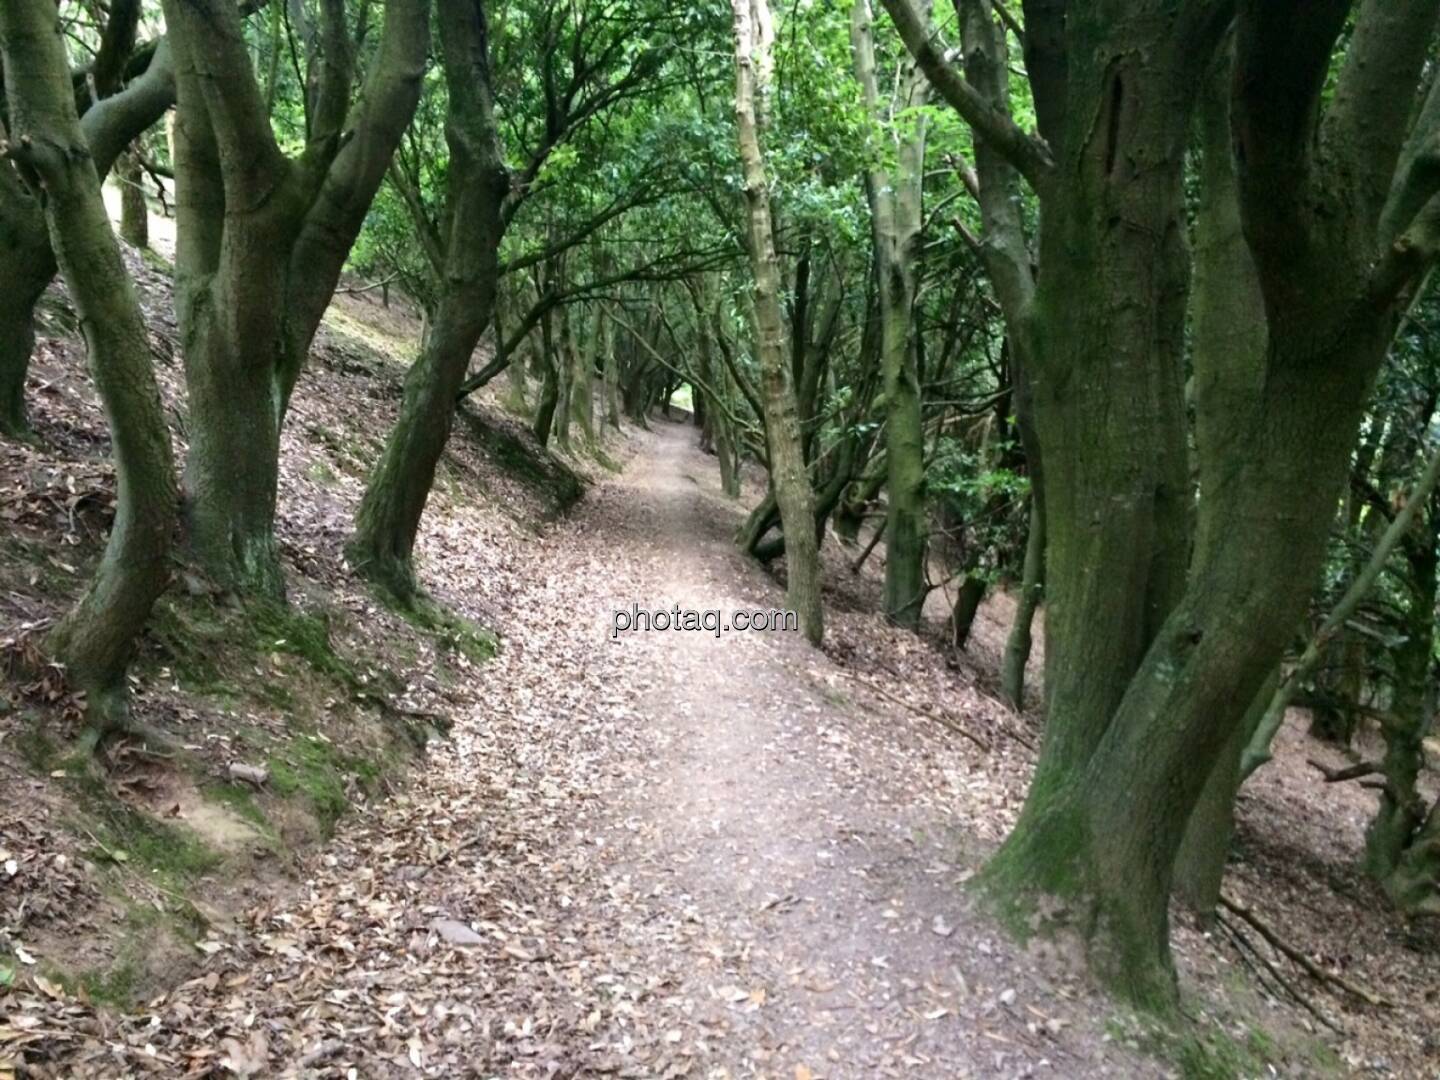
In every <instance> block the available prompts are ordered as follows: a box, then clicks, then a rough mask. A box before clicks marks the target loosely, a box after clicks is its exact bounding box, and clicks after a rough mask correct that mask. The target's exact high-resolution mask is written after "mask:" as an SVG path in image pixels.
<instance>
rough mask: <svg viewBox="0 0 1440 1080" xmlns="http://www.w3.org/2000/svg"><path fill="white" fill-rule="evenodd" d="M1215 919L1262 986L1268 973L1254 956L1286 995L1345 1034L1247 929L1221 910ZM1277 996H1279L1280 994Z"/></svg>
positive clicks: (1338, 1032) (1325, 1023) (1326, 1023)
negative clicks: (1266, 953)
mask: <svg viewBox="0 0 1440 1080" xmlns="http://www.w3.org/2000/svg"><path fill="white" fill-rule="evenodd" d="M1215 921H1216V923H1217V924H1219V926H1220V927H1221V929H1223V930H1224V931H1225V932H1226V933H1227V934H1229V935H1230V937H1231V940H1232V943H1233V944H1234V945H1235V951H1236V953H1238V954H1239V956H1240V960H1241V962H1242V963H1244V964H1245V966H1246V967H1248V968H1249V969H1250V970H1251V971H1252V972H1254V973H1255V979H1256V981H1257V982H1259V983H1260V985H1261V986H1265V985H1266V983H1267V979H1266V975H1265V973H1262V971H1261V969H1260V968H1258V967H1256V966H1255V964H1254V963H1253V962H1252V959H1251V958H1252V957H1253V958H1254V960H1256V961H1259V963H1260V964H1262V965H1263V966H1264V969H1265V972H1266V973H1268V975H1269V979H1268V981H1269V982H1273V983H1275V985H1277V986H1278V987H1279V988H1280V990H1281V991H1282V993H1283V994H1284V996H1286V997H1288V998H1290V999H1291V1000H1292V1001H1294V1002H1295V1003H1296V1004H1297V1005H1299V1006H1300V1007H1301V1008H1302V1009H1304V1010H1305V1011H1306V1012H1308V1013H1309V1014H1310V1015H1311V1016H1313V1017H1315V1019H1316V1020H1318V1021H1320V1023H1322V1024H1324V1025H1325V1026H1326V1027H1327V1028H1329V1029H1330V1030H1331V1031H1334V1032H1336V1033H1337V1034H1343V1031H1342V1029H1341V1028H1340V1027H1339V1025H1337V1024H1336V1023H1335V1022H1334V1021H1333V1020H1331V1019H1330V1018H1329V1017H1327V1016H1326V1015H1325V1014H1324V1013H1322V1012H1321V1011H1320V1009H1319V1008H1318V1007H1317V1006H1316V1005H1315V1003H1314V1002H1312V1001H1311V1000H1310V999H1309V998H1307V997H1306V996H1305V995H1304V994H1302V993H1300V991H1299V990H1298V989H1296V988H1295V987H1294V986H1292V985H1291V984H1290V981H1289V980H1288V979H1286V978H1285V976H1284V975H1282V974H1281V973H1280V969H1279V968H1277V967H1276V966H1275V965H1274V964H1272V963H1271V962H1270V961H1269V959H1268V958H1266V957H1265V956H1264V955H1263V954H1262V953H1261V952H1260V950H1259V949H1257V948H1256V947H1255V943H1254V942H1252V941H1251V940H1250V939H1249V938H1248V937H1246V936H1245V931H1243V930H1241V929H1240V927H1238V926H1236V925H1235V924H1234V923H1232V922H1230V921H1229V920H1228V919H1226V918H1225V916H1223V915H1221V914H1220V913H1219V912H1216V918H1215ZM1276 996H1277V997H1278V996H1279V995H1276Z"/></svg>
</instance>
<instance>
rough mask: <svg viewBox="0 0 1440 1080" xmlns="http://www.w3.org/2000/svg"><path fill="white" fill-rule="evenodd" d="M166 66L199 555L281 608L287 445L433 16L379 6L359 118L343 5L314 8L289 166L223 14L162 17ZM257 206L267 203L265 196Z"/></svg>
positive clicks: (414, 2)
mask: <svg viewBox="0 0 1440 1080" xmlns="http://www.w3.org/2000/svg"><path fill="white" fill-rule="evenodd" d="M164 8H165V16H166V24H167V26H168V28H169V38H170V42H171V47H172V49H173V50H174V53H175V63H176V86H177V92H178V115H177V119H176V124H175V165H176V188H177V190H176V216H177V228H178V234H179V236H178V244H177V251H176V307H177V313H178V315H179V322H180V334H181V343H182V348H183V351H184V354H185V373H186V384H187V388H188V391H189V405H190V430H191V443H190V451H189V455H188V458H187V460H186V464H185V473H184V496H185V498H184V503H185V518H186V525H187V531H188V541H189V546H190V551H191V555H192V556H193V557H194V559H195V561H196V562H197V563H198V564H199V565H200V567H201V568H202V569H204V570H205V571H206V572H207V573H208V574H209V575H210V576H211V577H212V578H213V579H214V580H216V581H217V582H218V583H220V584H221V585H223V586H225V587H227V588H232V589H235V590H237V591H241V592H250V593H255V594H259V595H265V596H270V597H281V596H283V594H284V579H283V575H282V572H281V569H280V562H279V555H278V549H277V546H276V543H275V531H274V524H275V501H276V492H277V486H278V475H279V454H280V429H281V425H282V423H283V420H284V416H285V411H286V407H287V405H288V403H289V399H290V394H291V393H292V392H293V390H294V388H295V383H296V381H297V379H298V378H299V376H300V372H301V370H302V369H303V366H304V363H305V360H306V357H307V355H308V352H309V348H310V343H311V341H312V340H313V338H314V335H315V331H316V330H317V329H318V327H319V325H320V319H321V317H322V316H323V314H324V312H325V308H326V307H327V305H328V304H329V301H330V297H331V295H332V294H333V292H334V289H335V284H336V282H337V281H338V279H339V275H340V271H341V268H342V267H343V265H344V262H345V259H346V257H347V255H348V254H349V251H350V247H351V245H352V244H353V243H354V240H355V237H356V236H357V235H358V233H359V231H360V228H361V226H362V224H363V223H364V218H365V214H366V212H367V210H368V208H369V206H370V202H371V200H372V199H373V197H374V195H375V191H376V189H377V188H378V187H379V185H380V182H381V180H382V179H383V178H384V175H385V170H386V168H387V166H388V164H389V161H390V158H391V156H392V154H393V152H394V149H395V146H396V144H397V143H398V141H399V139H400V138H401V136H402V134H403V133H404V131H405V128H406V126H407V125H408V124H409V122H410V118H411V116H412V115H413V114H414V110H415V105H416V103H417V101H418V100H419V95H420V86H421V79H422V76H423V73H424V68H425V62H426V57H427V54H428V49H429V10H430V5H429V4H428V3H427V2H425V0H387V3H386V4H385V16H384V25H383V29H382V31H381V38H380V44H379V47H378V50H377V52H376V54H375V55H374V56H373V57H372V59H371V61H370V68H369V74H368V76H367V78H366V80H365V84H364V86H363V87H362V88H361V90H360V93H359V94H358V95H357V96H356V97H355V99H354V104H353V105H352V104H351V91H352V86H351V83H352V78H353V73H354V64H353V57H352V50H353V45H352V42H351V40H350V30H349V27H348V26H347V24H346V20H345V12H344V8H343V5H340V4H328V5H325V6H323V7H322V25H321V27H320V29H319V41H320V44H321V48H320V50H319V52H318V54H317V59H316V61H315V62H316V65H318V66H317V68H316V70H313V71H312V72H311V76H312V77H313V80H314V88H313V94H312V96H311V98H310V101H311V103H312V106H311V110H310V116H309V141H308V143H307V144H306V147H305V149H304V151H303V152H302V153H301V154H300V156H299V157H298V158H295V159H291V158H288V157H286V156H285V155H284V154H283V153H282V152H281V150H280V148H279V145H278V143H277V142H276V138H275V134H274V132H273V131H272V130H271V127H270V118H269V114H268V111H267V108H266V104H265V99H264V95H263V94H262V92H261V90H260V87H259V84H258V82H257V80H256V77H255V73H254V71H253V70H252V68H251V63H250V54H249V50H248V47H247V45H246V42H245V37H244V32H243V27H242V25H241V19H240V14H239V11H238V9H237V8H236V6H235V5H234V4H233V3H230V2H229V0H193V2H191V0H184V2H182V0H165V4H164ZM262 193H263V197H261V195H262Z"/></svg>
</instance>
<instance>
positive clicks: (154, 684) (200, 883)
mask: <svg viewBox="0 0 1440 1080" xmlns="http://www.w3.org/2000/svg"><path fill="white" fill-rule="evenodd" d="M162 244H163V240H162ZM126 257H127V260H129V262H130V265H131V270H132V272H133V274H134V277H135V281H136V283H137V287H138V289H139V291H140V293H141V296H142V301H143V304H144V307H145V309H146V311H147V313H148V315H149V318H150V337H151V345H152V348H153V351H154V355H155V361H156V369H157V371H158V373H159V376H160V381H161V386H162V391H163V394H164V398H165V404H166V408H167V411H168V413H169V415H170V417H171V418H172V421H173V424H172V428H173V433H174V438H175V442H176V445H177V451H181V452H183V449H184V445H185V440H186V410H185V397H184V388H183V378H182V373H181V370H180V361H179V359H178V357H177V349H176V344H175V336H176V329H175V322H174V316H173V307H172V303H171V295H170V292H171V281H170V269H169V264H168V262H167V261H166V260H165V258H164V257H163V256H162V255H156V254H152V253H146V254H145V255H144V256H143V257H142V256H140V255H136V254H134V253H133V252H129V251H127V255H126ZM416 332H417V323H416V321H415V319H414V318H413V317H412V316H411V314H410V313H409V312H407V311H406V310H404V309H403V308H400V307H390V308H386V307H384V306H382V305H381V304H380V303H379V302H378V301H377V300H372V299H371V298H369V297H368V296H343V295H342V296H340V297H338V298H337V300H336V303H335V305H334V307H333V309H332V311H331V313H330V316H329V317H328V318H327V322H326V326H325V328H324V330H323V331H322V333H321V335H320V338H319V340H318V342H317V345H316V348H315V350H314V353H313V355H312V359H311V363H310V366H309V370H308V371H307V372H306V374H305V376H304V378H303V379H302V382H301V385H300V388H299V390H298V392H297V394H296V397H295V401H294V406H293V409H292V412H291V415H290V417H289V419H288V422H287V424H286V429H285V435H284V446H283V454H282V459H283V471H282V474H281V493H280V522H279V536H280V541H281V545H282V549H283V556H284V560H285V565H286V572H287V577H288V582H289V605H288V606H287V607H284V608H281V607H278V606H277V607H271V606H255V605H246V606H241V605H240V604H238V603H236V602H235V601H234V599H233V598H231V597H228V596H226V595H222V594H220V593H218V592H216V591H215V590H214V589H212V588H211V587H210V586H209V584H208V583H207V582H206V581H205V580H204V579H203V578H201V577H200V576H199V575H197V574H196V573H194V572H193V571H192V570H190V569H188V568H186V567H184V566H181V565H179V564H177V565H176V566H175V572H174V581H173V585H172V588H171V589H170V591H169V593H168V594H167V595H166V596H165V598H164V599H163V601H162V602H161V603H160V605H159V607H158V610H157V612H156V614H155V617H154V618H153V620H152V625H151V627H150V630H149V631H148V632H147V634H146V636H145V640H144V642H143V645H142V653H141V658H140V662H139V663H138V664H137V665H136V667H135V671H134V675H133V677H132V681H133V692H134V693H133V697H134V702H133V711H132V721H133V726H134V728H135V731H136V734H135V735H134V736H133V737H130V738H124V739H119V740H116V741H115V742H113V743H111V744H108V745H106V746H104V747H101V748H100V752H99V754H98V755H96V756H94V757H92V756H91V755H90V754H89V753H88V750H89V749H90V748H89V747H88V746H87V745H85V744H83V743H82V742H81V741H80V738H81V727H80V725H79V719H80V713H81V704H82V703H81V702H79V701H78V700H76V699H75V698H74V697H71V696H69V695H68V692H67V690H66V688H65V685H64V681H63V677H62V673H60V672H59V671H56V670H52V669H45V668H43V667H41V666H40V661H39V658H38V655H37V653H36V651H35V642H36V640H37V638H38V635H39V633H40V632H41V631H43V629H44V628H45V627H46V626H47V625H48V624H49V623H50V622H51V621H52V620H54V619H55V618H56V617H57V616H58V615H59V614H60V613H61V612H63V611H64V610H65V609H66V607H67V605H68V604H69V602H70V601H71V599H72V598H73V597H74V596H75V595H76V594H77V593H78V591H79V590H80V589H81V587H82V586H83V584H84V582H85V581H86V580H87V576H88V573H89V571H90V569H91V567H92V565H93V562H94V560H95V559H96V558H97V557H98V555H99V551H100V548H101V546H102V544H103V541H104V537H105V535H106V533H107V530H108V528H109V524H110V520H111V518H112V516H113V512H114V490H113V476H112V471H111V468H110V465H109V462H108V443H107V440H106V437H105V434H104V432H105V424H104V421H103V417H102V416H101V413H100V410H99V407H98V404H97V401H96V398H95V395H94V393H93V392H92V389H91V386H90V382H89V379H88V376H87V373H86V370H85V351H84V347H83V343H82V342H81V341H80V339H79V336H78V333H77V327H76V326H75V320H74V315H73V312H72V310H71V308H70V305H69V303H68V301H67V297H66V295H65V292H64V289H63V286H62V285H58V284H57V285H56V286H55V287H54V288H53V289H52V292H51V293H50V295H48V296H47V298H46V300H45V303H44V312H43V322H42V327H41V338H40V341H39V343H38V347H37V349H36V356H35V363H34V366H33V369H32V373H31V392H32V400H33V419H34V423H35V428H36V433H37V438H36V440H35V441H34V443H32V444H30V445H18V444H15V443H12V442H4V443H0V523H3V531H0V655H3V662H4V664H5V665H6V668H7V671H8V674H9V676H10V677H9V678H8V679H7V681H6V687H5V692H4V695H3V697H0V788H3V789H4V790H5V792H6V797H5V798H4V799H3V800H0V848H3V849H4V850H3V851H0V979H3V980H6V981H9V980H12V979H14V978H15V977H16V976H17V974H20V973H23V974H26V975H36V974H39V975H40V977H41V980H48V981H49V983H50V984H52V985H55V986H57V987H66V988H69V990H70V991H71V992H73V993H78V994H80V995H82V996H88V997H90V998H93V999H99V1000H104V1001H108V1002H113V1003H117V1004H125V1003H129V1002H131V1001H134V1000H137V999H139V998H141V997H143V996H145V995H147V994H150V993H152V992H154V991H156V990H158V989H160V988H162V987H165V986H168V985H173V983H174V982H175V981H176V979H177V978H178V977H179V976H182V975H183V974H184V972H185V971H186V969H187V968H188V967H189V966H190V965H191V964H192V962H193V961H194V960H195V959H196V958H198V957H200V956H201V955H203V953H202V951H201V950H197V949H196V948H195V947H194V946H195V943H196V942H197V941H200V940H201V939H202V938H203V937H204V935H205V932H206V930H207V928H208V927H210V926H211V925H212V924H217V923H219V924H223V923H224V922H225V921H226V920H227V919H228V918H229V917H230V914H231V913H232V912H233V911H235V910H238V909H239V908H241V907H244V906H251V905H253V904H254V903H255V901H256V899H257V897H259V896H263V895H270V894H273V893H276V892H280V891H283V890H286V889H289V888H292V887H294V885H295V871H296V868H297V867H298V866H299V865H300V855H301V854H302V853H303V852H304V850H305V849H306V848H307V846H309V845H311V844H313V843H314V842H315V841H316V840H317V839H320V838H322V837H325V836H327V835H328V834H329V832H330V831H331V830H332V828H333V827H334V824H335V822H336V820H337V819H338V818H339V817H340V816H341V815H343V814H346V813H350V812H353V811H355V810H356V809H357V808H363V807H364V806H365V805H366V804H367V802H368V801H369V800H371V799H372V798H374V797H376V796H380V795H383V794H385V793H386V792H388V791H390V790H391V789H392V788H393V787H394V786H396V785H397V784H401V783H403V782H404V776H405V771H406V767H407V766H408V764H409V763H410V762H411V760H412V758H413V757H414V755H416V754H417V753H420V752H423V747H424V745H425V743H426V741H427V739H429V738H430V737H431V736H432V735H434V734H435V733H436V732H439V731H443V730H445V729H446V727H447V726H448V722H449V718H450V716H452V715H453V714H454V713H455V712H456V711H457V710H459V709H464V708H467V707H469V706H470V704H471V688H472V686H473V684H474V681H475V680H476V679H477V678H478V677H480V676H479V674H478V672H479V670H480V668H481V667H482V666H483V664H484V663H485V660H486V659H487V657H488V656H489V655H490V654H491V653H492V652H493V650H494V649H495V648H496V647H497V642H496V639H495V638H494V637H493V636H492V635H491V633H490V631H489V630H488V629H487V628H488V627H489V626H491V625H493V623H494V622H495V619H494V617H493V616H494V614H495V612H496V610H497V608H500V607H503V605H504V604H505V589H506V587H507V586H506V579H505V577H504V576H503V575H488V576H483V580H484V582H485V583H486V587H485V588H482V589H479V590H474V589H471V590H465V591H460V590H457V589H454V588H452V587H451V584H450V582H451V578H452V571H453V569H454V567H455V566H456V564H457V563H459V562H463V561H465V560H467V559H472V558H474V557H475V555H476V553H477V552H478V551H484V552H485V553H486V554H487V556H488V557H491V558H496V557H498V558H499V559H500V561H501V563H502V564H503V561H504V555H503V553H504V552H513V551H515V550H517V549H519V548H520V547H522V546H523V545H525V544H527V543H530V542H531V541H532V540H533V539H534V538H535V537H536V536H537V534H538V533H539V532H541V531H542V530H543V528H544V526H545V523H546V522H547V521H549V520H552V519H553V518H554V517H555V516H556V515H558V514H561V513H563V512H564V510H565V509H566V508H567V507H569V506H570V505H571V504H572V503H573V502H574V501H575V500H576V499H578V498H580V497H581V495H582V493H583V490H584V487H585V485H586V479H585V476H584V474H583V473H584V470H585V468H587V466H584V465H572V464H567V463H566V462H564V461H562V460H560V459H559V458H557V457H555V456H553V455H549V454H546V453H545V452H543V451H541V450H539V449H538V447H537V446H536V445H535V443H534V441H533V440H532V439H531V438H530V437H529V434H528V432H527V431H526V429H525V428H524V426H523V425H521V424H519V423H517V422H516V421H515V420H514V419H513V418H511V417H509V416H507V415H506V414H504V413H503V412H502V411H501V410H500V409H498V408H497V407H495V406H494V405H493V404H491V403H489V402H486V401H477V402H474V403H472V404H470V405H467V406H466V408H465V409H464V411H463V413H462V418H463V419H462V422H461V423H459V424H457V431H456V437H455V438H454V439H452V441H451V447H450V452H449V454H448V456H447V458H446V460H445V462H444V464H443V466H442V472H441V476H440V478H439V480H438V481H437V485H436V489H435V492H434V494H433V495H432V497H431V504H432V512H431V514H430V517H429V522H430V523H431V525H432V526H433V527H430V528H427V529H426V531H425V532H424V535H423V539H422V543H421V553H420V562H421V566H422V571H421V572H422V574H423V576H424V580H425V581H426V583H427V584H428V585H429V587H430V588H431V590H432V592H433V594H434V596H435V598H436V600H437V601H438V602H439V604H440V606H441V609H442V610H443V611H445V612H448V613H450V614H449V615H447V616H446V617H443V618H441V619H438V620H434V619H432V620H429V621H428V622H427V625H425V626H420V625H414V624H412V622H410V621H407V618H406V617H405V616H403V615H402V614H400V613H398V612H396V611H392V610H390V609H388V608H387V607H386V606H385V605H384V604H383V603H381V602H380V601H379V600H378V599H377V598H376V596H375V595H374V594H373V593H372V592H371V591H369V590H368V589H367V588H366V587H365V586H364V585H363V583H362V582H360V581H359V580H358V579H356V578H354V577H352V575H351V574H350V573H349V571H348V569H347V567H346V564H345V561H344V558H343V554H342V546H343V543H344V541H345V539H346V536H347V530H348V528H349V524H350V519H351V515H352V513H353V510H354V508H355V505H356V503H357V501H358V498H359V494H360V490H361V484H362V482H363V479H364V476H365V472H366V469H367V467H368V465H369V463H370V462H371V461H373V460H374V458H375V457H376V455H377V453H378V451H379V448H380V445H381V441H382V440H383V438H384V436H385V432H386V428H387V425H388V423H389V422H390V421H391V420H392V418H393V416H394V412H395V408H396V405H397V402H398V400H399V396H400V381H401V378H402V376H403V372H404V365H405V362H406V360H407V358H408V357H409V355H410V354H411V351H412V348H413V342H414V340H415V336H416ZM577 468H579V469H580V471H577ZM499 647H502V648H503V644H501V645H500V646H499ZM262 778H263V782H259V783H257V782H256V781H257V780H262ZM44 984H45V983H44V982H43V981H42V982H41V985H44Z"/></svg>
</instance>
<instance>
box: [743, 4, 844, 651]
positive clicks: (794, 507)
mask: <svg viewBox="0 0 1440 1080" xmlns="http://www.w3.org/2000/svg"><path fill="white" fill-rule="evenodd" d="M731 7H732V10H733V12H734V16H735V72H736V75H735V117H736V126H737V129H738V137H739V144H740V160H741V165H742V167H743V171H744V177H745V202H746V206H747V211H748V213H747V236H748V244H747V247H748V249H749V255H750V266H751V271H752V273H753V274H754V278H755V285H754V323H755V344H756V352H757V353H758V354H759V358H760V371H761V382H762V388H763V396H762V400H763V404H764V408H765V428H766V433H767V436H768V439H769V449H770V476H771V481H772V484H773V487H774V491H775V500H776V503H777V504H778V506H779V510H780V519H781V528H783V529H784V530H785V537H786V551H785V567H786V598H787V602H788V603H789V605H790V608H791V610H793V611H794V612H796V614H797V615H798V616H799V620H800V629H801V631H802V632H803V633H804V634H805V636H806V638H808V639H809V640H810V641H811V642H812V643H814V644H817V645H818V644H819V643H820V640H821V638H822V637H823V636H824V616H823V609H822V606H821V598H820V546H819V544H818V542H817V541H816V537H815V527H814V519H815V505H814V503H815V500H814V493H813V492H812V491H811V488H810V478H809V474H808V471H807V469H806V467H805V456H804V452H803V449H802V447H801V431H800V417H799V411H798V408H797V405H796V396H795V379H794V373H793V371H792V370H791V364H790V357H789V356H788V355H787V353H788V351H789V350H787V349H786V335H785V324H784V316H783V314H782V312H781V307H780V272H779V261H778V259H777V258H776V255H775V235H774V231H773V220H772V217H771V208H770V189H769V180H768V178H767V176H766V172H765V159H764V152H763V150H762V147H761V143H760V138H761V132H762V131H763V130H764V117H765V112H766V98H767V96H768V93H769V83H770V78H771V75H772V60H771V55H770V50H771V45H772V41H773V37H774V28H773V26H772V24H771V21H770V10H769V7H768V5H767V3H766V0H733V2H732V5H731Z"/></svg>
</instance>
